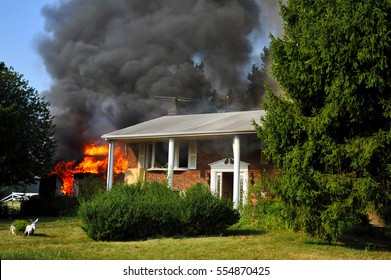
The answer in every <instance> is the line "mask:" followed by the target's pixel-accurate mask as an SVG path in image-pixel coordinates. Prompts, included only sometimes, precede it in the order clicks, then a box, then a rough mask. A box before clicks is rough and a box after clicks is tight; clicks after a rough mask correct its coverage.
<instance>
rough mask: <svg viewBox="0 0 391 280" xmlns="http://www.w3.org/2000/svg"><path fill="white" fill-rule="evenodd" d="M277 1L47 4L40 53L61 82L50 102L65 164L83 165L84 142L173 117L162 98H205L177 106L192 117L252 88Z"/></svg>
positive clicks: (82, 0)
mask: <svg viewBox="0 0 391 280" xmlns="http://www.w3.org/2000/svg"><path fill="white" fill-rule="evenodd" d="M277 2H278V1H277V0H268V1H261V0H258V1H256V0H209V1H208V0H193V1H183V0H113V1H107V0H69V1H61V2H59V3H58V4H56V5H48V6H45V7H44V8H43V10H42V13H43V15H44V17H45V20H46V23H45V30H46V32H47V33H46V35H45V36H43V37H42V38H41V40H40V42H39V52H40V54H41V56H42V57H43V60H44V63H45V65H46V69H47V71H48V72H49V74H50V75H51V77H52V79H53V85H52V86H51V88H50V90H49V91H48V92H47V93H45V95H46V96H47V98H48V100H49V101H50V103H51V110H52V114H53V115H54V116H55V120H54V121H55V124H56V137H57V141H58V155H57V157H58V159H77V158H80V154H81V150H82V147H83V143H93V142H96V141H97V140H99V139H100V136H101V135H102V134H104V133H107V132H110V131H113V130H116V129H120V128H123V127H126V126H129V125H132V124H135V123H137V122H140V121H144V120H147V119H151V118H154V117H158V116H161V115H164V114H166V113H167V111H168V109H170V107H171V106H172V104H171V102H169V100H162V99H158V98H156V96H170V97H171V96H172V97H187V98H194V99H197V100H198V101H197V102H195V103H192V104H191V106H189V104H187V105H186V104H183V105H182V104H177V105H178V107H181V106H182V107H183V110H185V113H201V112H212V111H217V110H219V108H221V102H220V100H222V99H224V98H225V97H226V96H227V95H228V93H232V92H233V93H235V94H236V96H238V94H240V93H241V92H244V91H245V90H246V86H247V85H246V83H247V81H246V75H247V73H245V72H244V69H246V67H248V65H251V63H252V62H251V60H252V59H253V53H254V49H253V43H254V38H259V37H260V36H267V34H268V33H269V32H271V31H270V30H265V29H264V28H262V26H263V25H265V26H268V24H270V22H271V21H272V20H274V19H269V20H267V22H268V23H265V17H266V16H265V17H264V18H263V20H262V15H269V17H270V14H273V13H274V15H275V16H277V13H276V11H270V9H271V8H270V7H274V8H273V9H276V3H277ZM263 7H265V8H264V9H265V10H266V11H265V10H262V9H263ZM266 18H267V17H266ZM259 49H260V50H261V49H262V46H259ZM254 63H255V62H254ZM238 104H239V103H238ZM239 107H240V106H239ZM239 107H238V106H236V107H235V106H234V105H233V107H232V108H239ZM240 109H243V108H242V107H240Z"/></svg>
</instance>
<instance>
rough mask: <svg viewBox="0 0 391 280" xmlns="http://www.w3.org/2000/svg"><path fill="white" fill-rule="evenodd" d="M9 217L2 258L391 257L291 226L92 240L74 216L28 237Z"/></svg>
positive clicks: (388, 249) (46, 221) (1, 228)
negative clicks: (17, 232) (15, 228)
mask: <svg viewBox="0 0 391 280" xmlns="http://www.w3.org/2000/svg"><path fill="white" fill-rule="evenodd" d="M11 222H12V220H4V219H3V220H0V240H1V243H0V257H1V259H2V260H7V259H8V260H9V259H29V260H32V259H38V260H49V259H59V260H90V259H92V260H115V259H116V260H143V259H147V260H152V259H158V260H160V259H167V260H169V259H179V260H189V259H190V260H208V259H215V260H223V259H234V260H236V259H251V260H257V259H270V260H272V259H274V260H275V259H277V260H287V259H298V260H312V259H330V260H338V259H349V260H356V259H365V260H370V259H386V260H391V244H388V243H384V242H383V243H381V242H380V243H376V240H372V241H371V242H364V243H363V242H361V241H360V240H357V239H352V240H351V242H350V243H349V244H348V245H346V244H342V243H340V244H331V245H330V244H326V243H323V242H321V241H319V240H317V239H313V238H310V237H308V236H307V235H305V234H304V233H295V232H291V231H270V232H262V231H256V230H231V231H228V232H227V234H225V235H224V236H214V237H200V238H161V239H151V240H145V241H133V242H96V241H93V240H91V239H89V238H88V237H87V236H86V234H85V233H84V231H83V230H82V229H81V227H80V221H79V219H77V218H61V219H56V218H40V220H39V222H38V223H37V230H36V234H35V235H34V236H31V237H25V236H14V235H12V234H11V233H10V230H9V227H10V225H11Z"/></svg>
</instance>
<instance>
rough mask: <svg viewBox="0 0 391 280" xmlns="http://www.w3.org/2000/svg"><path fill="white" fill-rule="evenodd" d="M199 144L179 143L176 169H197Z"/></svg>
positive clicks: (176, 151)
mask: <svg viewBox="0 0 391 280" xmlns="http://www.w3.org/2000/svg"><path fill="white" fill-rule="evenodd" d="M196 165H197V142H177V143H176V145H175V162H174V168H188V169H196Z"/></svg>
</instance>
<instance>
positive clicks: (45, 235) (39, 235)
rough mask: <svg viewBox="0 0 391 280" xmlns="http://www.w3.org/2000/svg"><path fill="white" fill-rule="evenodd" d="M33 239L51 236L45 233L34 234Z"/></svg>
mask: <svg viewBox="0 0 391 280" xmlns="http://www.w3.org/2000/svg"><path fill="white" fill-rule="evenodd" d="M31 237H50V235H47V234H45V233H34V235H32V236H31Z"/></svg>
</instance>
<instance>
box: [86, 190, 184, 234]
mask: <svg viewBox="0 0 391 280" xmlns="http://www.w3.org/2000/svg"><path fill="white" fill-rule="evenodd" d="M178 211H179V201H178V199H177V194H175V193H174V192H172V191H170V190H169V189H168V188H167V187H165V186H162V185H159V184H158V183H150V184H146V185H145V186H143V185H142V184H141V183H138V184H135V185H132V186H126V185H116V186H115V187H113V189H112V190H111V191H110V192H107V193H104V194H100V195H97V196H96V197H95V198H94V199H93V200H91V201H90V202H84V203H82V204H81V206H80V209H79V215H80V217H81V219H82V221H83V229H84V230H85V231H86V233H87V235H88V236H89V237H91V238H92V239H95V240H107V241H109V240H129V239H142V238H147V237H153V236H158V235H171V234H174V232H176V231H177V229H178V228H179V220H178V219H177V218H176V217H175V213H178Z"/></svg>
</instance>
